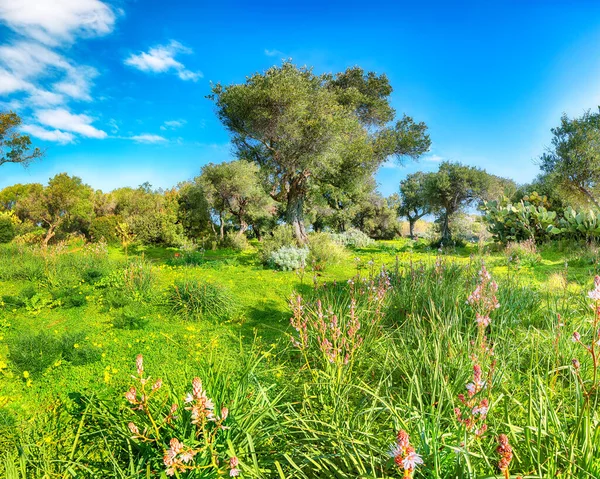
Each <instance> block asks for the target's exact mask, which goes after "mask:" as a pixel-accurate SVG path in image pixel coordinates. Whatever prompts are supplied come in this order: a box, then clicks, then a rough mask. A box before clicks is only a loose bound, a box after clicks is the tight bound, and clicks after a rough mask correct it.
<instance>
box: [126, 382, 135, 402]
mask: <svg viewBox="0 0 600 479" xmlns="http://www.w3.org/2000/svg"><path fill="white" fill-rule="evenodd" d="M125 399H127V400H128V401H129V402H130V403H131V404H137V391H136V389H135V388H134V387H133V386H131V388H129V391H127V392H126V393H125Z"/></svg>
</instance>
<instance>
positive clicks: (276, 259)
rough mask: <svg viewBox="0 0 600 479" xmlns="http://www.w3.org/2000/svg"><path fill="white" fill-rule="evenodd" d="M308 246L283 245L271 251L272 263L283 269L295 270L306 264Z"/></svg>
mask: <svg viewBox="0 0 600 479" xmlns="http://www.w3.org/2000/svg"><path fill="white" fill-rule="evenodd" d="M308 253H309V250H308V248H297V247H295V246H282V247H281V248H279V249H278V250H277V251H273V252H272V253H271V258H270V261H269V262H270V264H271V265H272V266H274V267H276V268H279V269H282V270H283V271H294V270H297V269H300V268H303V267H305V266H306V259H307V258H308Z"/></svg>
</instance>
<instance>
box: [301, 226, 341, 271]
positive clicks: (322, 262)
mask: <svg viewBox="0 0 600 479" xmlns="http://www.w3.org/2000/svg"><path fill="white" fill-rule="evenodd" d="M308 250H309V255H308V261H309V263H310V264H311V265H312V266H313V268H314V269H316V270H319V271H321V270H323V269H325V267H326V265H328V264H335V263H339V262H340V261H341V260H343V259H344V257H345V256H346V251H345V249H344V247H343V246H341V245H340V244H339V243H336V242H335V241H333V240H332V239H331V236H330V235H329V234H327V233H314V234H312V235H310V237H309V238H308Z"/></svg>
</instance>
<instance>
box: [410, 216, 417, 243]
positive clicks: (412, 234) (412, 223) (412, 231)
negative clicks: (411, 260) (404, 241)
mask: <svg viewBox="0 0 600 479" xmlns="http://www.w3.org/2000/svg"><path fill="white" fill-rule="evenodd" d="M416 222H417V220H416V219H414V218H408V229H409V236H410V239H411V240H414V239H415V223H416Z"/></svg>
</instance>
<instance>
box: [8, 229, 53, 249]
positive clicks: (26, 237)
mask: <svg viewBox="0 0 600 479" xmlns="http://www.w3.org/2000/svg"><path fill="white" fill-rule="evenodd" d="M45 237H46V231H45V230H44V229H43V228H36V229H34V230H33V231H29V232H27V233H23V234H21V235H18V236H15V239H14V241H15V243H17V244H21V245H34V244H41V243H42V241H44V238H45Z"/></svg>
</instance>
